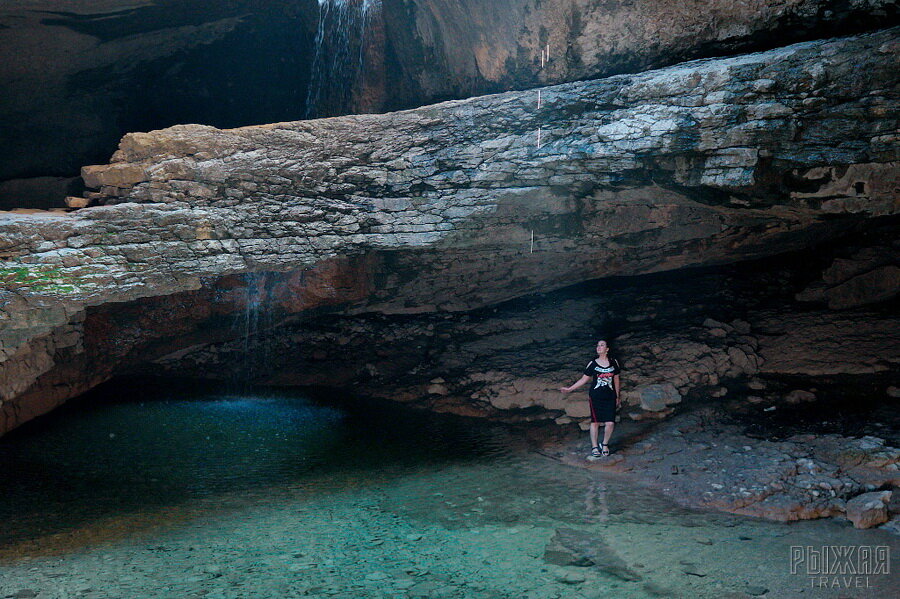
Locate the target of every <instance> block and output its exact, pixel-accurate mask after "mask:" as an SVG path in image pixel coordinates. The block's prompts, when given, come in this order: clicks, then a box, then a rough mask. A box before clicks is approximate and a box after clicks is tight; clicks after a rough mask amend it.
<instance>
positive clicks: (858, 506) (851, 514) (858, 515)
mask: <svg viewBox="0 0 900 599" xmlns="http://www.w3.org/2000/svg"><path fill="white" fill-rule="evenodd" d="M890 500H891V491H874V492H871V493H863V494H862V495H857V496H856V497H854V498H853V499H851V500H849V501H848V502H847V506H846V516H847V519H848V520H850V522H852V523H853V526H855V527H856V528H872V527H873V526H878V525H879V524H884V523H885V522H887V521H888V519H889V516H888V507H887V506H888V503H889V502H890Z"/></svg>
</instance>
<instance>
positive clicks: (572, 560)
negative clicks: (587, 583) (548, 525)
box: [544, 528, 641, 581]
mask: <svg viewBox="0 0 900 599" xmlns="http://www.w3.org/2000/svg"><path fill="white" fill-rule="evenodd" d="M544 561H546V562H547V563H550V564H556V565H557V566H576V567H581V568H587V567H594V568H597V569H598V570H600V571H601V572H604V573H606V574H609V575H611V576H614V577H616V578H619V579H621V580H627V581H634V580H641V576H640V574H638V573H637V572H634V571H633V570H632V569H631V568H629V567H628V564H626V563H625V561H624V560H623V559H622V558H621V557H619V555H618V554H617V553H616V552H615V550H614V549H613V548H612V547H610V546H609V545H607V544H606V543H605V542H604V541H603V540H602V539H599V538H597V537H596V536H595V535H593V534H591V533H589V532H585V531H580V530H575V529H572V528H560V529H557V531H556V534H554V535H553V538H552V539H550V542H549V543H548V544H547V548H546V549H545V550H544Z"/></svg>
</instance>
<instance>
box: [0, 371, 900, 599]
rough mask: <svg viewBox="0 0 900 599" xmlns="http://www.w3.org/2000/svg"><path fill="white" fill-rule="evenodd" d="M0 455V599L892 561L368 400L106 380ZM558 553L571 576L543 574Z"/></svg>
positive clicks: (411, 589)
mask: <svg viewBox="0 0 900 599" xmlns="http://www.w3.org/2000/svg"><path fill="white" fill-rule="evenodd" d="M0 463H2V465H3V468H2V472H0V488H2V491H3V494H2V499H0V522H2V523H3V527H2V530H0V591H2V592H0V597H5V596H8V595H14V596H18V597H32V596H36V597H39V598H45V597H54V598H69V597H97V598H101V597H102V598H129V599H130V598H135V599H138V598H140V599H143V598H150V597H165V598H169V597H173V598H174V597H207V598H211V599H212V598H238V597H246V598H257V597H260V598H263V597H266V598H267V597H329V596H331V597H460V598H467V597H485V598H501V597H516V598H522V597H528V598H532V597H533V598H550V597H560V598H568V597H573V598H577V597H716V598H718V597H744V596H751V595H748V594H747V593H748V592H749V593H756V594H758V593H760V592H761V591H762V590H764V589H767V590H768V593H767V594H766V595H765V596H767V597H829V596H832V597H889V596H893V595H891V592H892V591H893V589H894V588H895V587H892V586H891V583H892V582H893V580H894V579H893V578H892V577H891V576H890V575H888V576H885V575H877V576H870V577H869V578H868V579H867V580H866V581H865V582H866V583H867V584H868V585H869V588H868V589H866V588H864V587H863V588H858V586H857V585H858V583H854V586H853V588H851V589H850V590H847V589H831V590H824V589H822V588H813V587H812V585H811V581H810V579H809V578H808V577H806V576H802V575H791V574H790V572H789V551H790V546H791V545H813V546H821V545H832V544H856V545H886V544H887V545H891V550H892V553H893V555H897V551H898V546H897V543H896V541H895V537H892V536H891V535H888V534H887V533H885V532H883V531H865V532H861V531H856V530H854V529H852V528H850V527H848V526H847V525H846V524H842V523H837V522H830V521H818V522H802V523H795V524H792V525H783V524H777V523H770V522H764V521H758V520H753V519H748V518H741V517H734V516H729V515H724V514H718V513H710V512H698V511H690V510H686V509H683V508H680V507H678V506H675V505H673V504H672V503H671V502H669V501H668V500H666V499H665V498H664V497H661V496H659V495H657V494H655V493H653V492H651V491H648V490H645V489H642V488H639V487H637V486H634V485H633V484H629V483H628V482H627V480H623V479H619V478H615V477H611V476H609V475H604V474H600V473H596V472H590V471H587V470H582V469H577V468H571V467H568V466H564V465H561V464H559V463H558V462H555V461H553V460H550V459H548V458H545V457H543V456H541V455H539V454H536V453H534V452H530V451H528V450H527V449H526V447H525V446H524V443H522V442H521V440H520V439H519V436H518V435H517V434H516V433H515V431H513V430H510V429H507V428H504V427H502V426H498V425H490V424H485V423H480V422H472V421H469V420H462V419H456V418H447V417H440V416H437V415H429V414H422V413H415V412H409V411H405V410H403V409H399V408H392V407H389V406H383V405H379V406H377V409H371V408H369V409H367V408H366V406H359V405H356V406H352V407H344V408H334V407H326V406H323V405H319V404H316V403H314V402H312V401H310V400H308V399H305V398H303V397H298V396H296V395H289V394H271V393H270V394H256V395H244V396H234V395H226V394H218V393H215V392H199V393H198V392H197V391H196V390H190V391H186V390H180V391H179V390H172V389H169V390H165V389H159V388H152V387H141V386H133V385H132V386H127V387H124V386H119V387H116V386H107V387H106V388H105V390H103V391H101V392H98V393H95V394H93V396H92V397H89V398H85V399H83V400H81V401H79V402H76V403H75V404H74V405H71V406H67V407H65V408H63V409H61V410H59V411H58V412H57V413H55V414H52V415H50V416H49V417H47V418H45V419H44V420H43V421H41V422H38V423H35V424H34V425H31V426H26V427H24V428H23V429H20V430H18V431H15V432H14V433H12V434H10V435H8V436H7V437H4V438H2V439H0ZM555 536H556V541H557V542H554V537H555ZM560 539H562V540H561V541H560ZM560 542H561V543H562V546H563V552H562V554H560ZM548 548H549V549H550V552H549V553H548V551H547V550H548ZM560 555H562V556H563V557H562V558H560ZM585 556H587V558H589V560H590V561H593V562H594V563H593V565H591V564H590V563H589V562H584V558H585ZM572 557H575V558H578V557H581V558H582V563H583V564H584V565H580V566H579V565H560V564H561V563H567V560H568V561H569V562H570V561H572V560H571V559H570V558H572Z"/></svg>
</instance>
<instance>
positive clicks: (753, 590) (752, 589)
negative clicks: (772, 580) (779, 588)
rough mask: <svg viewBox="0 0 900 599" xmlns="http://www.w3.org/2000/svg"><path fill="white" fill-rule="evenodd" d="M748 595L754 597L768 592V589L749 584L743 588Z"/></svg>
mask: <svg viewBox="0 0 900 599" xmlns="http://www.w3.org/2000/svg"><path fill="white" fill-rule="evenodd" d="M745 590H746V591H747V594H748V595H753V596H754V597H759V596H760V595H765V594H766V593H768V592H769V589H767V588H766V587H757V586H749V587H747V588H746V589H745Z"/></svg>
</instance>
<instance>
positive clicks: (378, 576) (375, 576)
mask: <svg viewBox="0 0 900 599" xmlns="http://www.w3.org/2000/svg"><path fill="white" fill-rule="evenodd" d="M386 578H388V575H387V574H385V573H384V572H370V573H368V574H366V580H385V579H386Z"/></svg>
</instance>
